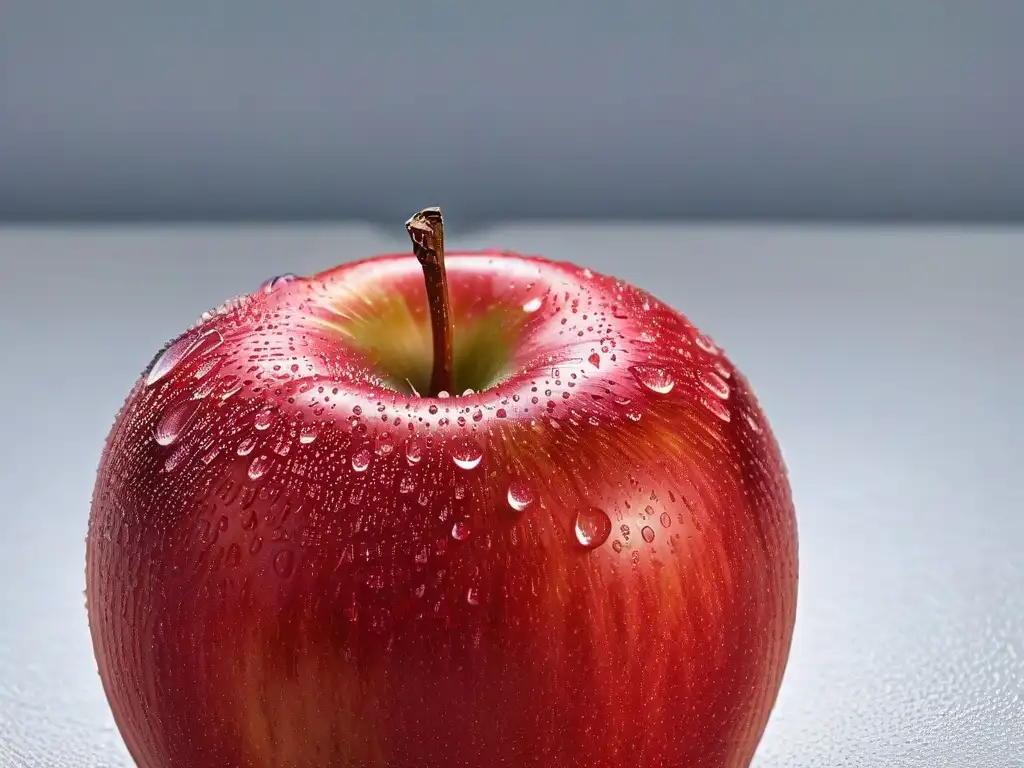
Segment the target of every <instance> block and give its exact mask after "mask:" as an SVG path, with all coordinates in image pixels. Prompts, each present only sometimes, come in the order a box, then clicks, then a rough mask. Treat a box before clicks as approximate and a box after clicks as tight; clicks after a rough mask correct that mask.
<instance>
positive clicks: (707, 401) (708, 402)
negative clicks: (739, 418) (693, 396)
mask: <svg viewBox="0 0 1024 768" xmlns="http://www.w3.org/2000/svg"><path fill="white" fill-rule="evenodd" d="M700 401H701V402H702V403H703V404H704V407H705V408H707V409H708V410H709V411H711V412H712V413H713V414H715V416H717V417H718V418H720V419H721V420H722V421H724V422H727V423H728V422H730V421H732V416H731V415H730V414H729V409H728V408H726V407H725V405H723V403H722V401H721V400H718V399H717V398H715V399H713V398H708V397H702V398H701V399H700Z"/></svg>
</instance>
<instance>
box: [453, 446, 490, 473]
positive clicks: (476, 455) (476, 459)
mask: <svg viewBox="0 0 1024 768" xmlns="http://www.w3.org/2000/svg"><path fill="white" fill-rule="evenodd" d="M483 457H484V453H483V451H482V450H481V448H480V446H479V445H477V444H476V442H474V441H473V440H470V439H463V440H457V441H455V443H454V444H453V445H452V460H453V461H454V462H455V466H457V467H458V468H459V469H467V470H468V469H475V468H476V467H477V466H479V465H480V461H481V460H482V459H483Z"/></svg>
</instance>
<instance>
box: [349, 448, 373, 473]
mask: <svg viewBox="0 0 1024 768" xmlns="http://www.w3.org/2000/svg"><path fill="white" fill-rule="evenodd" d="M370 457H371V454H370V449H369V448H360V449H359V450H358V451H356V452H355V453H353V454H352V469H354V470H355V471H356V472H365V471H366V470H367V468H369V466H370Z"/></svg>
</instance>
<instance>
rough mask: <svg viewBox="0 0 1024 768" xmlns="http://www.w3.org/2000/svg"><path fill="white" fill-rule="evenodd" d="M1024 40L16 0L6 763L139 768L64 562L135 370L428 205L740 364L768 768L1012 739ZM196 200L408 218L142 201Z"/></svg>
mask: <svg viewBox="0 0 1024 768" xmlns="http://www.w3.org/2000/svg"><path fill="white" fill-rule="evenodd" d="M243 8H244V11H243V10H242V9H243ZM1022 32H1024V3H1021V2H1019V0H1002V1H1000V0H974V2H967V1H966V0H963V1H962V2H935V1H930V2H928V1H926V0H904V1H903V2H899V1H896V2H883V0H863V1H862V2H858V3H846V4H842V5H840V4H836V3H829V4H826V3H812V2H809V1H808V2H796V0H778V1H777V2H774V3H743V4H741V3H722V2H720V3H715V4H711V3H706V4H702V3H697V2H689V1H683V0H680V2H675V3H674V2H670V0H659V2H641V3H639V4H636V3H634V4H625V3H623V4H618V5H615V4H611V3H595V2H591V3H584V2H582V1H581V0H566V1H565V2H560V3H551V4H546V3H542V2H540V0H522V2H519V3H515V4H498V3H476V4H473V3H469V2H468V0H460V1H459V2H449V3H433V4H430V5H429V6H423V7H422V8H420V9H412V8H411V5H410V4H409V3H408V2H402V3H399V2H385V1H384V0H381V1H380V2H374V3H358V4H357V3H342V2H331V3H328V2H321V3H312V2H307V3H289V4H276V5H269V4H266V5H264V6H262V7H257V6H256V5H255V4H252V3H245V4H243V3H238V2H234V3H232V2H228V1H227V0H224V1H222V2H218V3H213V2H200V0H181V2H177V3H174V4H173V6H172V5H168V4H158V3H147V2H129V1H128V0H92V2H89V3H84V2H82V3H72V2H67V1H66V0H65V1H64V2H59V1H58V0H0V221H7V222H11V223H9V224H7V225H6V226H3V225H0V349H2V350H3V353H4V355H5V361H6V362H5V366H4V375H3V376H0V500H2V503H0V766H2V768H79V767H82V768H120V767H121V766H126V765H128V758H127V755H126V753H125V751H124V748H123V746H122V745H121V742H120V738H119V736H118V734H117V732H116V729H115V728H114V726H113V722H112V719H111V716H110V712H109V708H108V707H107V705H106V702H105V701H104V699H103V693H102V690H101V687H100V684H99V679H98V677H97V675H96V669H95V664H94V662H93V659H92V654H91V648H90V643H89V637H88V630H87V626H86V622H85V612H84V598H83V596H82V589H83V587H84V536H85V531H86V523H87V518H88V511H89V509H88V506H89V498H90V494H91V491H92V484H93V480H94V477H95V468H96V464H97V462H98V459H99V453H100V450H101V448H102V444H103V440H104V438H105V436H106V433H107V430H108V428H109V426H110V424H111V421H112V418H113V416H114V413H115V412H116V410H117V409H118V407H119V406H120V404H121V402H122V400H123V398H124V396H125V395H126V394H127V391H128V389H129V387H130V385H131V383H132V382H133V380H134V378H135V376H136V375H137V374H138V372H139V370H140V369H141V368H142V366H143V365H144V364H145V363H146V362H147V361H148V360H149V359H150V358H151V356H152V355H153V353H154V352H155V350H156V349H157V348H159V347H160V346H161V344H162V343H163V342H164V341H166V340H167V339H168V338H169V337H171V336H173V335H175V334H176V333H178V332H179V331H180V330H182V329H183V328H184V327H185V326H186V325H188V324H189V323H191V322H192V321H193V320H194V319H195V318H196V317H197V316H198V315H199V313H200V312H202V311H203V310H205V309H207V308H209V307H211V306H213V305H215V304H217V303H219V302H220V301H221V300H223V299H224V298H227V297H229V296H232V295H235V294H237V293H239V292H242V291H247V290H251V289H253V288H254V287H255V286H256V285H258V284H259V282H260V281H261V280H263V279H264V278H266V277H268V276H271V275H273V274H277V273H280V272H284V271H295V272H305V273H308V272H312V271H315V270H318V269H321V268H324V267H327V266H330V265H333V264H335V263H338V262H341V261H345V260H349V259H354V258H358V257H362V256H366V255H369V254H372V253H375V252H379V251H384V250H392V249H396V248H403V249H404V248H406V247H407V246H406V241H405V240H404V237H403V236H402V233H401V222H402V221H404V219H405V217H407V216H408V215H409V214H410V213H411V212H412V211H414V210H416V209H417V208H419V207H422V206H423V205H426V204H431V203H440V204H442V205H444V206H445V209H446V213H447V215H448V218H449V220H450V221H451V222H452V230H451V236H450V240H451V245H452V246H453V247H458V246H465V247H475V246H486V245H496V246H500V247H505V248H512V249H522V250H526V251H533V252H539V253H544V254H546V255H549V256H552V257H554V258H562V259H569V260H572V261H576V262H578V263H580V264H584V265H587V266H590V267H592V268H594V269H597V270H601V271H606V272H611V273H613V274H616V275H618V276H621V277H623V278H626V279H628V280H631V281H633V282H635V283H637V284H639V285H640V286H642V287H644V288H647V289H650V290H652V291H653V292H654V293H656V294H657V295H659V296H660V297H661V298H663V299H665V300H667V301H668V302H669V303H671V304H673V305H675V306H677V307H678V308H680V309H682V310H683V311H685V312H686V313H687V314H689V315H690V316H691V317H692V319H693V320H694V321H696V322H697V323H698V324H699V325H700V326H702V327H703V328H704V329H705V330H707V331H709V332H710V333H711V334H712V335H713V336H714V337H715V338H716V340H717V341H719V342H720V343H721V344H722V345H724V346H725V348H726V350H727V351H728V353H729V354H730V355H731V356H732V357H733V359H734V360H735V361H736V362H737V363H738V364H739V366H740V367H741V368H742V369H743V370H744V371H745V372H746V373H747V374H748V375H749V377H750V378H751V380H752V383H753V385H754V387H755V389H756V390H757V392H758V394H759V395H760V397H761V399H762V402H763V404H764V406H765V408H766V410H767V412H768V414H769V417H770V418H771V420H772V423H773V426H774V429H775V431H776V434H777V436H778V438H779V440H780V442H781V444H782V447H783V451H784V454H785V456H786V459H787V463H788V465H789V467H790V471H791V479H792V483H793V488H794V495H795V497H796V502H797V507H798V513H799V522H800V536H801V578H802V580H801V588H800V590H801V591H800V605H799V611H798V614H799V615H798V623H797V632H796V637H795V641H794V648H793V655H792V659H791V663H790V667H789V669H788V672H787V676H786V680H785V683H784V686H783V691H782V695H781V697H780V699H779V703H778V707H777V709H776V712H775V714H774V716H773V719H772V722H771V724H770V725H769V729H768V733H767V734H766V737H765V740H764V743H763V745H762V749H761V751H760V753H759V758H758V762H757V765H758V766H759V768H766V767H768V766H780V768H792V767H795V768H832V766H849V767H851V768H875V767H876V766H877V767H878V768H903V767H907V768H947V767H948V768H1004V767H1011V768H1012V767H1018V768H1019V767H1020V766H1024V515H1022V508H1024V486H1022V485H1021V484H1020V482H1019V481H1018V480H1016V479H1015V478H1016V473H1017V470H1018V469H1019V463H1020V459H1021V457H1022V456H1024V450H1022V449H1024V440H1022V437H1021V435H1022V430H1024V405H1022V398H1021V395H1020V382H1021V380H1022V374H1024V370H1022V369H1024V356H1022V354H1021V353H1022V351H1024V344H1022V342H1021V335H1022V331H1024V303H1022V301H1021V293H1022V291H1024V263H1022V262H1021V261H1020V259H1021V257H1022V254H1024V228H1022V227H1021V226H1019V224H1018V225H1013V224H1012V222H1021V221H1024V98H1022V96H1021V94H1022V92H1024V89H1022V84H1024V74H1022V73H1024V45H1022V43H1021V40H1022V39H1024V37H1022ZM580 217H592V218H594V219H598V220H601V221H603V222H605V223H604V224H590V225H584V224H568V223H565V220H566V219H571V218H580ZM540 218H545V219H548V220H549V221H548V223H538V221H537V220H538V219H540ZM685 218H690V219H694V218H704V219H705V220H707V219H732V220H740V221H741V222H742V221H747V222H749V221H750V220H754V219H766V220H767V219H791V220H797V221H800V222H803V223H794V224H790V225H785V226H780V225H777V224H776V225H764V226H762V225H752V224H750V223H738V224H737V223H734V224H730V225H724V224H723V225H708V224H694V223H691V224H681V223H678V221H679V220H681V219H685ZM184 219H192V220H196V219H198V220H223V219H234V220H246V221H249V222H259V221H264V222H265V221H267V220H293V221H294V220H299V219H304V220H307V221H308V220H333V221H339V220H340V221H351V220H356V219H361V220H364V221H376V222H379V223H386V224H387V228H386V229H381V228H373V227H371V226H369V225H366V224H359V225H343V224H330V225H327V224H323V225H321V224H316V225H309V224H307V225H295V224H292V225H269V224H265V223H264V224H259V223H249V224H246V225H244V226H227V227H224V226H183V225H173V226H172V225H163V226H152V225H145V226H125V225H124V224H123V222H125V221H136V222H138V221H141V220H160V221H165V222H173V221H180V220H184ZM616 219H634V220H647V223H644V224H640V223H637V224H617V223H615V220H616ZM655 219H662V220H663V223H653V222H652V221H651V220H655ZM811 219H817V220H820V222H821V223H819V224H817V225H807V223H806V222H807V220H811ZM517 220H518V221H523V222H528V223H522V224H511V223H508V222H513V221H517ZM837 220H849V221H858V222H865V221H866V222H872V221H874V222H876V224H870V223H869V224H863V225H860V226H838V225H836V223H835V222H836V221H837ZM878 220H890V221H892V220H896V221H902V222H906V221H908V220H916V221H924V220H928V221H932V222H938V223H939V225H937V226H927V227H908V226H905V225H901V226H893V227H879V226H877V221H878ZM70 221H78V222H89V224H88V226H67V225H66V224H67V222H70ZM98 221H101V222H107V224H103V225H99V226H97V225H96V222H98ZM18 222H21V223H20V224H19V223H18ZM25 222H36V225H28V224H25ZM110 222H114V223H110ZM117 222H122V223H117ZM498 222H505V223H498ZM673 222H675V223H673ZM952 222H959V223H960V224H961V225H963V224H964V223H965V222H975V224H977V223H978V222H987V224H986V225H985V226H952V225H951V224H952ZM993 222H1003V223H1004V224H1003V225H1001V226H995V225H994V224H993ZM44 223H45V226H44V225H43V224H44ZM54 223H57V225H54Z"/></svg>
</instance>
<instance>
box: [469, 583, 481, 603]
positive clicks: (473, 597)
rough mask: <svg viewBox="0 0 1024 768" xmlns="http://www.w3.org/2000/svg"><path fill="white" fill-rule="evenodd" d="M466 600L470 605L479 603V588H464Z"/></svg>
mask: <svg viewBox="0 0 1024 768" xmlns="http://www.w3.org/2000/svg"><path fill="white" fill-rule="evenodd" d="M466 602H467V603H469V604H470V605H480V588H479V587H470V588H469V589H467V590H466Z"/></svg>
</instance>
